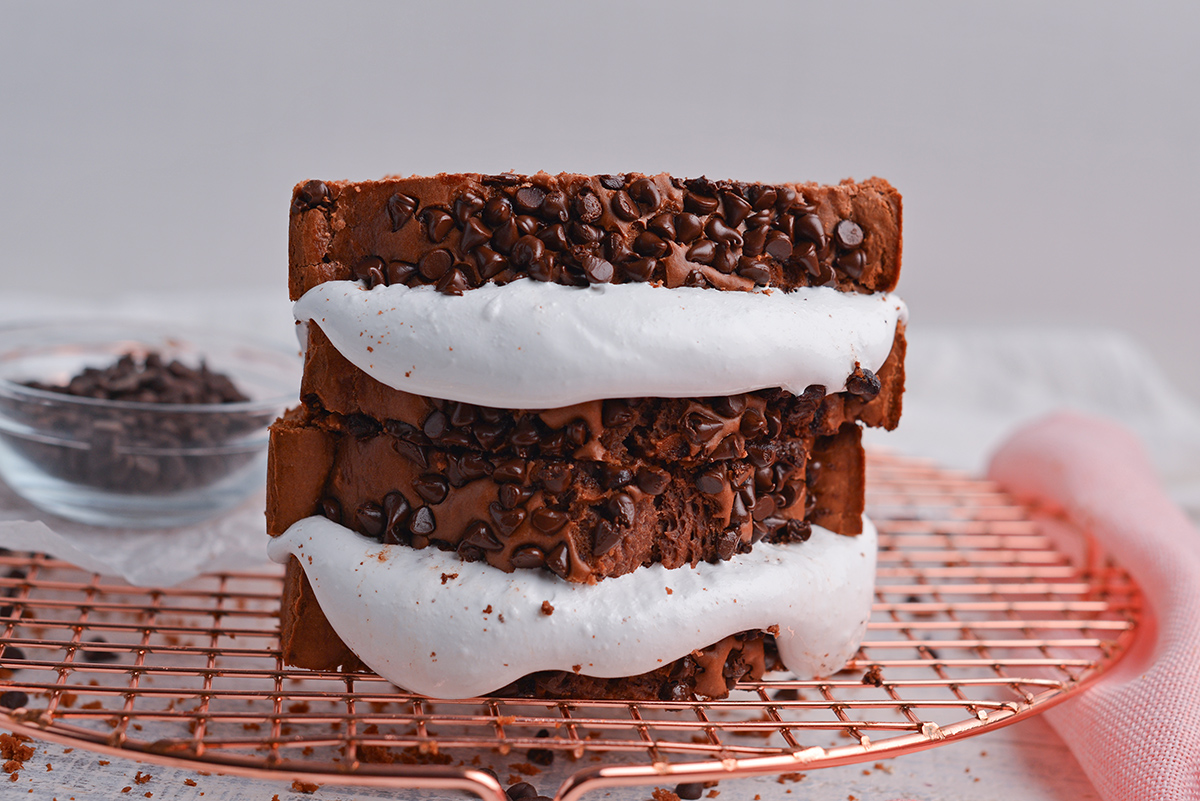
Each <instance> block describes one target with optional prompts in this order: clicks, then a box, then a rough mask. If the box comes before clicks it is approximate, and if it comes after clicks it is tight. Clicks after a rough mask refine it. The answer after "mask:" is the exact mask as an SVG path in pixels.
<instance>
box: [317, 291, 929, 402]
mask: <svg viewBox="0 0 1200 801" xmlns="http://www.w3.org/2000/svg"><path fill="white" fill-rule="evenodd" d="M294 313H295V317H296V319H297V321H299V322H301V323H308V322H312V323H315V324H316V325H318V326H319V327H320V328H321V330H322V331H323V332H324V333H325V335H326V336H327V337H328V338H329V340H330V342H331V343H332V344H333V346H334V347H335V348H337V350H338V352H339V353H341V354H342V355H343V356H345V357H346V358H347V359H348V360H349V361H350V362H351V363H353V364H354V365H355V366H357V367H358V368H359V369H361V370H363V371H364V372H366V373H367V374H368V375H370V376H372V377H373V378H375V379H377V380H378V381H380V382H381V383H383V384H385V385H387V386H389V387H392V388H393V389H398V390H403V391H405V392H411V393H413V394H417V395H426V396H430V397H436V398H444V399H447V400H454V401H462V402H466V403H474V404H479V405H484V406H493V407H502V408H516V409H545V408H554V407H561V406H569V405H571V404H574V403H581V402H584V401H589V400H598V399H603V398H630V397H659V398H689V397H708V396H713V395H732V394H737V393H742V392H749V391H752V390H756V389H766V388H770V387H782V388H783V389H785V390H788V391H789V392H792V393H794V394H800V393H802V392H803V391H804V390H805V389H806V388H808V387H809V386H812V385H814V384H820V385H823V386H825V388H826V390H827V391H828V392H840V391H842V390H843V389H844V388H845V383H846V379H847V377H848V376H849V375H850V374H851V373H853V372H854V369H855V367H856V366H862V367H863V368H866V369H869V370H873V371H877V370H878V369H879V368H880V366H882V364H883V362H884V360H885V359H886V358H887V356H888V353H889V352H890V351H891V348H892V342H893V339H894V337H895V332H896V324H897V322H902V321H904V320H905V319H906V317H907V309H906V307H905V305H904V302H903V301H902V300H900V299H899V298H898V297H897V296H895V295H893V294H882V293H881V294H873V295H864V294H856V293H850V292H839V291H837V290H836V289H832V288H829V287H815V288H803V289H796V290H793V291H791V292H783V291H780V290H763V291H756V292H719V291H714V290H710V289H699V288H694V287H679V288H676V289H668V288H666V287H661V286H651V285H648V284H643V283H630V284H601V285H597V286H593V287H588V288H580V287H568V286H562V285H560V284H552V283H542V282H538V281H533V280H531V279H528V278H524V279H520V280H517V281H513V282H512V283H510V284H506V285H504V286H497V285H495V284H485V285H484V286H482V287H479V288H478V289H472V290H471V291H469V292H465V293H463V294H462V295H461V296H454V295H446V294H443V293H440V292H438V291H437V290H436V289H435V288H434V287H431V286H421V287H407V286H404V285H402V284H396V285H393V286H383V285H379V286H376V287H374V288H373V289H369V290H368V289H366V288H364V287H363V286H362V284H360V283H359V282H356V281H329V282H326V283H323V284H320V285H318V286H316V287H313V288H312V289H311V290H309V291H308V292H307V293H306V294H305V295H304V296H303V297H302V298H301V299H300V300H299V301H297V302H296V304H295V308H294Z"/></svg>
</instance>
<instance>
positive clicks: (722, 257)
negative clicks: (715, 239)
mask: <svg viewBox="0 0 1200 801" xmlns="http://www.w3.org/2000/svg"><path fill="white" fill-rule="evenodd" d="M738 258H739V257H738V254H737V252H736V251H735V250H734V249H733V248H731V247H730V246H729V245H717V252H716V253H715V254H714V255H713V260H712V266H713V267H716V268H717V269H718V270H720V271H721V272H723V273H725V274H726V275H729V273H731V272H733V271H734V269H736V268H737V266H738Z"/></svg>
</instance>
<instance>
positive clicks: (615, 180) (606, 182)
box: [597, 175, 625, 189]
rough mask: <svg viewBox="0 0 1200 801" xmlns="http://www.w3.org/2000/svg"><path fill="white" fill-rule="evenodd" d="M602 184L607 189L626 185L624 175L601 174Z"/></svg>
mask: <svg viewBox="0 0 1200 801" xmlns="http://www.w3.org/2000/svg"><path fill="white" fill-rule="evenodd" d="M597 177H598V178H599V179H600V185H601V186H603V187H604V188H605V189H621V188H622V187H624V186H625V176H624V175H600V176H597Z"/></svg>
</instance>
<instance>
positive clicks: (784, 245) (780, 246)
mask: <svg viewBox="0 0 1200 801" xmlns="http://www.w3.org/2000/svg"><path fill="white" fill-rule="evenodd" d="M759 230H762V229H759ZM763 250H765V251H766V253H767V255H768V256H771V257H772V258H776V259H779V260H780V261H787V260H788V259H790V258H791V257H792V240H790V239H788V236H787V234H785V233H783V232H781V231H772V232H771V233H769V234H767V244H766V246H765V247H764V248H763Z"/></svg>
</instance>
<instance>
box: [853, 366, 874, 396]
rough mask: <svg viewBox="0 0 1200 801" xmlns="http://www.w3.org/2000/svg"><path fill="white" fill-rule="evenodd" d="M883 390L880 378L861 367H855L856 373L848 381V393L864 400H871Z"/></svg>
mask: <svg viewBox="0 0 1200 801" xmlns="http://www.w3.org/2000/svg"><path fill="white" fill-rule="evenodd" d="M882 388H883V385H882V384H881V383H880V381H879V378H878V376H876V375H875V374H874V373H873V372H871V371H870V370H868V369H866V368H864V367H861V366H855V368H854V373H853V374H851V376H850V377H849V378H847V379H846V391H847V392H849V393H850V394H852V395H857V396H858V397H860V398H863V399H864V400H871V399H872V398H874V397H875V396H876V395H878V394H879V391H880V390H881V389H882Z"/></svg>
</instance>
